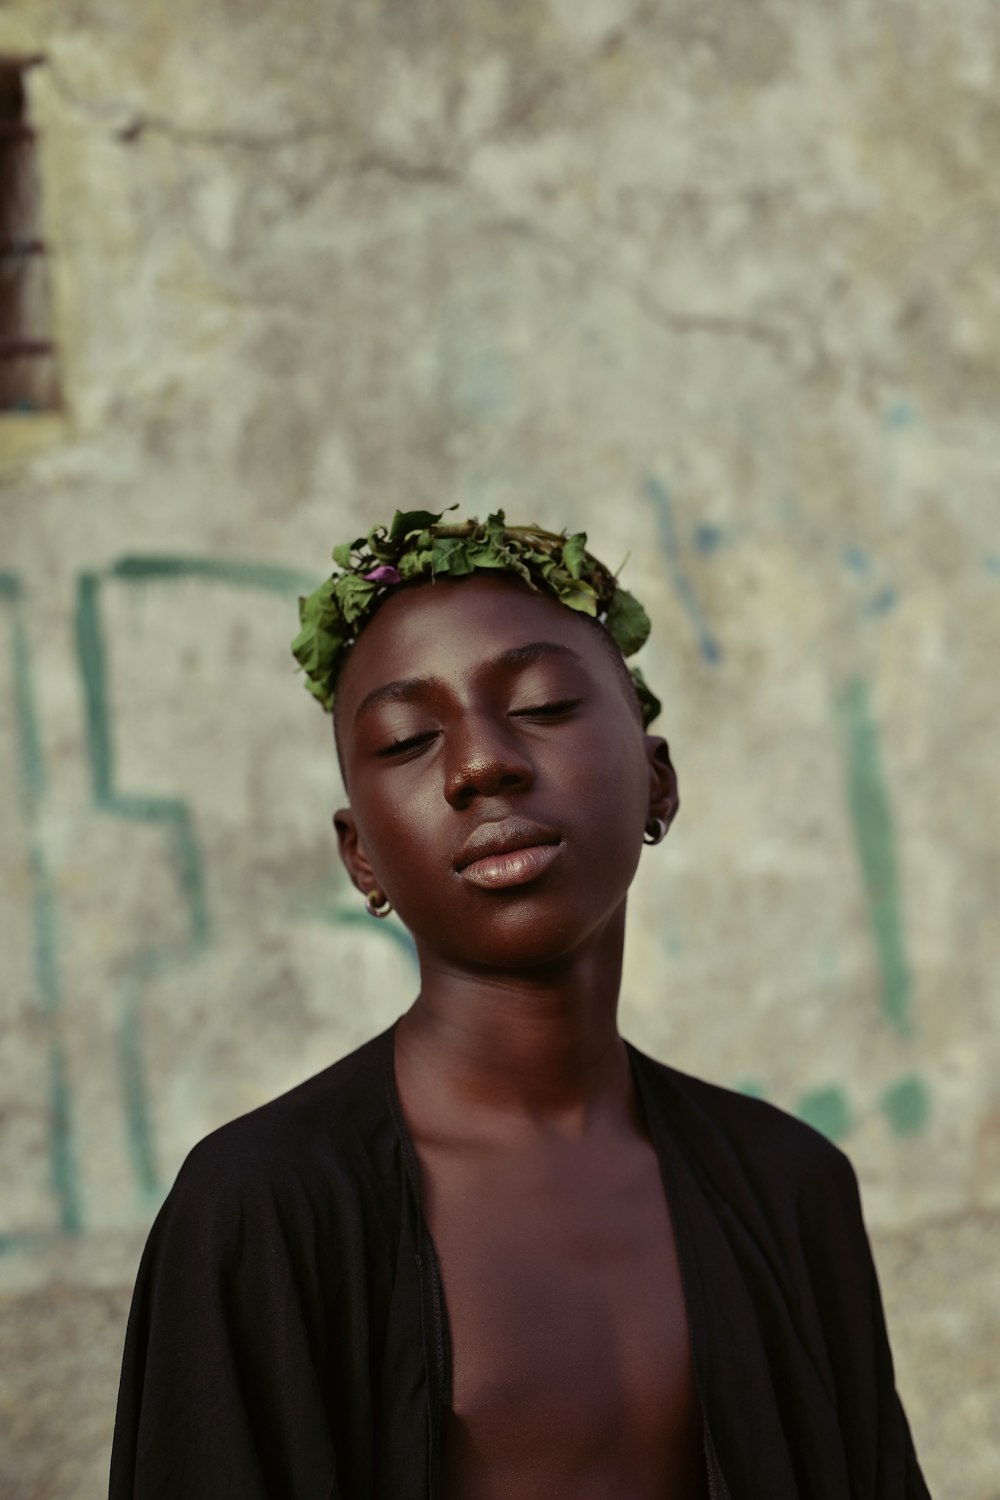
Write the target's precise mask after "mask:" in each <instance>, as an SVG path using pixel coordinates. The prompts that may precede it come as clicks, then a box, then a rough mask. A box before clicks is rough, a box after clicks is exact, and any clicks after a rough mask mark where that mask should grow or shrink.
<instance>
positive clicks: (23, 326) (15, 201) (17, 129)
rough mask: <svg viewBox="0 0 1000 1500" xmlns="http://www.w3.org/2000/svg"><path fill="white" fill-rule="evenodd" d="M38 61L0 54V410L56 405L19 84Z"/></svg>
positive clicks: (44, 275) (33, 180) (33, 167)
mask: <svg viewBox="0 0 1000 1500" xmlns="http://www.w3.org/2000/svg"><path fill="white" fill-rule="evenodd" d="M36 60H37V59H30V60H28V61H25V60H24V59H12V58H4V57H0V413H2V412H16V411H24V412H30V411H51V410H52V409H53V408H54V407H57V406H58V405H59V386H58V380H57V373H56V356H55V345H54V343H53V342H52V323H51V318H52V312H51V308H52V299H51V296H50V290H49V262H48V256H47V254H46V250H47V247H46V244H45V241H44V240H43V239H42V237H41V229H40V225H41V213H40V204H39V189H38V165H37V161H36V156H35V132H34V130H33V129H32V128H31V123H30V121H29V120H28V110H27V96H26V92H25V87H24V76H25V73H26V71H27V69H28V68H29V67H31V66H32V65H33V63H34V62H35V61H36Z"/></svg>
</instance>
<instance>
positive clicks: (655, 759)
mask: <svg viewBox="0 0 1000 1500" xmlns="http://www.w3.org/2000/svg"><path fill="white" fill-rule="evenodd" d="M646 759H647V760H648V762H649V816H650V817H651V818H662V819H663V821H664V823H666V825H667V827H668V828H669V827H670V825H671V823H672V822H673V821H674V818H675V817H676V816H677V809H678V808H679V807H680V805H681V799H680V795H679V793H678V790H677V772H676V771H675V770H674V767H673V762H672V761H671V759H670V746H669V745H668V744H667V742H666V740H665V739H663V737H662V736H661V735H658V734H647V735H646Z"/></svg>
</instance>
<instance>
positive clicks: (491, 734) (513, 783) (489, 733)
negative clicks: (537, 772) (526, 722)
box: [444, 714, 534, 808]
mask: <svg viewBox="0 0 1000 1500" xmlns="http://www.w3.org/2000/svg"><path fill="white" fill-rule="evenodd" d="M450 740H451V743H450V744H449V746H448V751H447V762H446V769H445V786H444V795H445V799H446V801H447V802H449V803H450V804H451V806H452V807H454V808H462V807H467V806H468V804H469V803H470V802H472V801H474V800H475V798H476V797H495V796H497V795H498V794H499V793H501V792H514V791H519V790H522V789H523V788H525V787H528V786H530V785H531V781H532V778H533V775H534V771H533V768H532V765H531V761H530V760H529V759H528V757H527V755H526V754H525V750H524V747H523V745H519V744H518V743H517V742H516V740H515V739H514V738H513V736H512V735H511V734H510V733H509V732H508V731H507V730H506V728H505V726H503V725H501V724H499V723H497V721H496V720H495V719H492V718H488V717H487V716H486V715H475V714H467V715H466V716H465V717H464V718H463V720H462V723H461V725H459V726H456V728H455V729H454V730H453V732H452V735H451V736H450Z"/></svg>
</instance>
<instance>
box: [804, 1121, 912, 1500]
mask: <svg viewBox="0 0 1000 1500" xmlns="http://www.w3.org/2000/svg"><path fill="white" fill-rule="evenodd" d="M803 1216H804V1230H805V1237H806V1249H807V1253H808V1255H809V1258H810V1269H811V1280H812V1283H813V1286H814V1288H815V1293H816V1300H817V1306H818V1310H819V1316H820V1320H821V1323H822V1326H823V1330H824V1337H825V1341H826V1347H827V1354H828V1358H829V1363H830V1368H831V1370H832V1372H833V1380H834V1385H835V1395H836V1401H837V1407H838V1411H839V1415H840V1424H841V1430H842V1432H843V1436H844V1444H845V1449H846V1451H847V1454H848V1460H849V1467H850V1471H851V1474H852V1476H853V1479H854V1484H853V1485H852V1492H853V1493H854V1494H855V1495H856V1496H857V1497H858V1500H930V1495H929V1492H928V1489H927V1485H926V1483H925V1481H924V1477H923V1474H922V1473H921V1470H920V1465H919V1462H918V1460H917V1455H916V1451H915V1448H914V1444H913V1438H912V1435H911V1432H910V1426H909V1423H908V1421H907V1418H906V1413H905V1411H904V1409H903V1404H902V1401H901V1400H900V1397H899V1393H898V1391H897V1390H896V1382H895V1372H894V1367H893V1359H892V1352H891V1349H890V1346H889V1335H888V1330H887V1327H886V1321H885V1312H884V1308H883V1304H882V1296H881V1291H880V1288H879V1281H878V1275H877V1272H876V1269H875V1261H874V1257H873V1255H872V1250H871V1244H870V1241H869V1238H868V1233H867V1230H866V1228H865V1223H864V1218H863V1214H862V1207H861V1196H860V1191H859V1188H858V1179H857V1176H856V1174H855V1171H854V1168H853V1167H852V1165H851V1163H850V1160H849V1159H848V1157H847V1156H845V1155H844V1153H843V1152H842V1151H840V1150H831V1152H830V1155H829V1156H828V1158H827V1161H826V1163H825V1165H824V1170H823V1172H822V1173H820V1174H817V1176H816V1177H815V1178H814V1179H813V1180H812V1181H811V1182H810V1184H809V1188H808V1191H807V1193H806V1196H805V1200H804V1206H803Z"/></svg>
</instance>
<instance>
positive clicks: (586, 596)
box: [557, 578, 597, 615]
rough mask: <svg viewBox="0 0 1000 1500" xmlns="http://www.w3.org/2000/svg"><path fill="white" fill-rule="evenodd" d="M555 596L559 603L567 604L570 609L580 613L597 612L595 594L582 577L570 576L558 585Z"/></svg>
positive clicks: (591, 613)
mask: <svg viewBox="0 0 1000 1500" xmlns="http://www.w3.org/2000/svg"><path fill="white" fill-rule="evenodd" d="M557 598H558V599H559V601H560V603H562V604H566V605H568V606H569V608H570V609H576V610H579V611H580V613H581V614H584V615H596V614H597V594H596V592H595V591H594V589H592V588H591V586H590V584H589V583H585V582H584V581H583V579H582V578H580V579H577V578H570V579H567V581H566V582H565V583H563V584H560V585H558V586H557Z"/></svg>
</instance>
